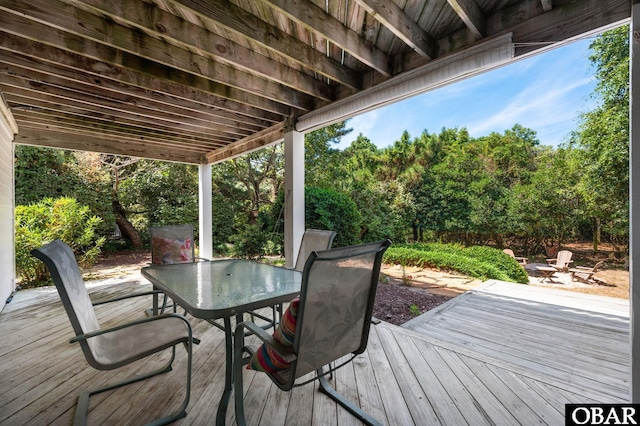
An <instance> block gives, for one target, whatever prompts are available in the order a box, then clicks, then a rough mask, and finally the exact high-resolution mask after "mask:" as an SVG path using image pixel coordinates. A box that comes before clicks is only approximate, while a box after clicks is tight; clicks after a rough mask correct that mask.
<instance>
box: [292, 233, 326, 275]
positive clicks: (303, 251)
mask: <svg viewBox="0 0 640 426" xmlns="http://www.w3.org/2000/svg"><path fill="white" fill-rule="evenodd" d="M335 236H336V232H335V231H325V230H321V229H307V230H305V231H304V235H303V236H302V242H301V243H300V250H299V251H298V257H297V259H296V264H295V266H294V268H293V269H295V270H296V271H302V270H303V269H304V264H305V262H306V261H307V258H308V257H309V255H310V254H311V252H313V251H321V250H328V249H330V248H331V244H332V243H333V239H334V238H335Z"/></svg>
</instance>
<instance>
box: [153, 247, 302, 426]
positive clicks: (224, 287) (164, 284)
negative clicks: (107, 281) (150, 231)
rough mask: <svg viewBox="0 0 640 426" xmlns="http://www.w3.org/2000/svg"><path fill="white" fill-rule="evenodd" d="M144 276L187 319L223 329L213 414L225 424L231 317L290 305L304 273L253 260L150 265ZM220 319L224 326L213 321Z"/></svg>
mask: <svg viewBox="0 0 640 426" xmlns="http://www.w3.org/2000/svg"><path fill="white" fill-rule="evenodd" d="M142 276H144V277H145V278H146V279H148V280H149V281H151V283H152V284H153V285H154V286H155V287H157V288H158V289H159V290H162V291H163V292H165V293H166V294H167V295H169V296H170V297H171V298H172V299H173V300H174V302H176V303H177V304H178V305H180V306H181V307H182V308H184V309H185V310H186V311H187V312H188V313H189V314H191V315H193V316H194V317H196V318H201V319H204V320H206V321H208V322H210V323H211V324H213V325H215V326H217V327H219V328H221V329H222V330H224V333H225V345H226V362H225V364H226V370H225V389H224V392H223V394H222V397H221V398H220V403H219V405H218V411H217V414H216V424H217V425H222V424H224V423H225V420H226V411H227V406H228V404H229V399H230V397H231V391H232V390H233V382H232V372H233V329H232V328H231V318H232V317H233V316H236V318H237V319H236V321H237V322H239V321H242V314H243V313H245V312H249V311H253V310H256V309H260V308H264V307H270V306H275V305H277V304H279V303H285V302H289V301H290V300H291V299H293V298H294V297H295V296H297V295H298V293H299V292H300V284H301V282H302V273H301V272H299V271H296V270H293V269H287V268H281V267H277V266H273V265H267V264H264V263H259V262H255V261H252V260H244V259H229V260H216V261H209V262H195V263H181V264H174V265H152V266H147V267H144V268H142ZM219 319H221V320H223V323H224V325H223V326H220V325H219V324H217V323H216V322H215V320H219Z"/></svg>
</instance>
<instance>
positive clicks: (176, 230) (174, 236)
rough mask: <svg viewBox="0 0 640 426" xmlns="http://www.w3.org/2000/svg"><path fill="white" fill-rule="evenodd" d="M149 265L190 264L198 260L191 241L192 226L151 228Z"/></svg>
mask: <svg viewBox="0 0 640 426" xmlns="http://www.w3.org/2000/svg"><path fill="white" fill-rule="evenodd" d="M149 234H151V263H153V264H156V265H167V264H172V263H191V262H195V261H196V260H198V259H197V258H196V255H195V244H194V241H193V225H191V224H185V225H169V226H152V227H150V228H149Z"/></svg>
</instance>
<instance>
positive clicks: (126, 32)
mask: <svg viewBox="0 0 640 426" xmlns="http://www.w3.org/2000/svg"><path fill="white" fill-rule="evenodd" d="M630 12H631V2H630V1H629V0H230V1H226V0H144V1H143V0H122V1H113V0H61V1H59V0H29V1H22V0H0V94H1V95H2V96H3V97H4V99H5V101H6V102H7V104H8V105H9V107H10V110H11V112H12V114H13V116H14V118H15V120H16V122H17V124H18V128H19V133H18V135H17V136H16V138H15V142H16V143H18V144H31V145H40V146H50V147H58V148H64V149H75V150H86V151H96V152H104V153H112V154H120V155H128V156H136V157H145V158H154V159H160V160H167V161H178V162H186V163H195V164H207V163H213V162H218V161H222V160H224V159H226V158H230V157H232V156H235V155H238V154H240V153H242V152H247V151H250V150H254V149H257V148H259V147H262V146H266V145H269V144H272V143H274V142H277V141H280V140H282V138H283V135H284V132H285V131H286V130H287V129H293V128H295V125H296V120H297V119H298V118H299V117H304V115H305V114H307V113H309V112H311V111H314V110H316V109H318V108H320V107H325V106H327V105H329V104H332V103H334V102H336V101H340V100H344V99H346V98H348V97H350V96H353V95H356V94H358V93H360V92H363V93H365V94H366V93H367V92H366V91H367V90H369V91H371V90H373V89H374V88H375V87H376V86H377V85H380V84H381V83H385V82H388V81H390V80H393V79H396V78H398V77H399V76H402V75H406V73H407V72H409V71H412V70H417V69H419V68H420V67H423V66H426V65H427V64H429V63H430V62H431V61H434V60H437V59H439V58H443V57H446V55H447V54H450V53H452V52H458V51H462V50H464V49H468V48H471V47H473V46H474V45H476V44H478V43H480V42H482V41H484V40H487V39H491V38H494V37H496V36H499V35H501V34H505V33H512V34H513V35H512V40H513V42H514V43H515V47H516V49H515V57H516V59H518V58H522V57H524V56H526V55H530V54H533V53H535V52H537V51H540V50H544V49H549V48H551V47H554V46H557V45H560V44H563V43H567V42H568V41H570V40H571V39H575V38H577V37H580V36H583V35H585V34H592V33H594V32H596V31H598V30H601V29H603V28H608V27H611V26H614V25H619V24H620V23H622V22H624V21H625V20H628V19H629V16H630ZM360 96H362V95H360Z"/></svg>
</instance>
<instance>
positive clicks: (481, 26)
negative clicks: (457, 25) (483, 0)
mask: <svg viewBox="0 0 640 426" xmlns="http://www.w3.org/2000/svg"><path fill="white" fill-rule="evenodd" d="M447 2H448V3H449V5H450V6H451V7H452V8H453V10H455V12H456V13H457V14H458V16H459V17H460V19H462V21H463V22H464V23H465V25H466V26H467V28H468V29H469V31H471V33H472V34H473V35H474V37H475V38H476V39H481V38H483V37H484V36H485V17H484V14H483V13H482V10H481V9H480V7H479V6H478V5H477V4H476V2H475V0H447Z"/></svg>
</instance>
